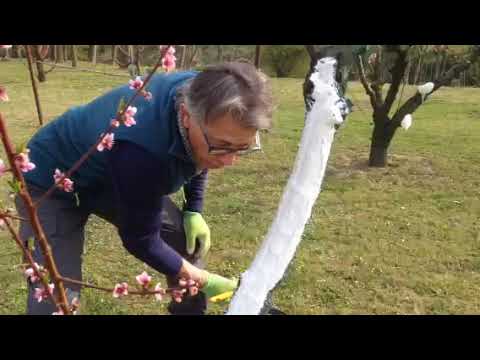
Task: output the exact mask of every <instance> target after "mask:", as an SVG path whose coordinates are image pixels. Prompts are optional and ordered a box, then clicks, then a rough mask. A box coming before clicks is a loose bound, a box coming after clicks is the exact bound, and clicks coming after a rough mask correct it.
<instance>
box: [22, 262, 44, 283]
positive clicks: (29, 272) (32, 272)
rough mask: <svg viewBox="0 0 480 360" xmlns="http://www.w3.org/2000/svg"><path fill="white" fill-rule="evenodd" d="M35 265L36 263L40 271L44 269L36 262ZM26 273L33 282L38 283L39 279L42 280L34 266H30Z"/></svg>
mask: <svg viewBox="0 0 480 360" xmlns="http://www.w3.org/2000/svg"><path fill="white" fill-rule="evenodd" d="M34 265H35V268H36V269H37V271H38V272H39V271H41V270H42V267H41V266H39V265H38V264H37V263H34ZM24 275H25V277H26V278H27V279H29V280H30V282H31V283H32V284H33V283H36V282H37V281H38V280H40V277H38V276H37V275H36V274H35V270H33V268H31V267H29V268H28V269H27V270H25V272H24Z"/></svg>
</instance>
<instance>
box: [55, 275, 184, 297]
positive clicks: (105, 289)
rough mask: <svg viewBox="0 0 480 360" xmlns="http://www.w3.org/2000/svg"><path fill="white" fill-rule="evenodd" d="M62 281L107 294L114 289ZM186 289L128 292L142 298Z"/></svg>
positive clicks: (68, 279) (65, 279) (72, 280)
mask: <svg viewBox="0 0 480 360" xmlns="http://www.w3.org/2000/svg"><path fill="white" fill-rule="evenodd" d="M62 280H63V281H64V282H66V283H71V284H75V285H80V286H82V287H84V288H90V289H95V290H101V291H105V292H109V293H112V292H113V290H114V289H112V288H106V287H102V286H97V285H92V284H89V283H85V282H82V281H79V280H74V279H70V278H67V277H62ZM182 289H184V288H182V287H173V288H167V289H162V290H157V291H155V290H142V291H135V290H128V294H129V295H142V296H145V295H155V294H162V293H163V291H165V292H166V293H171V292H173V291H175V290H182Z"/></svg>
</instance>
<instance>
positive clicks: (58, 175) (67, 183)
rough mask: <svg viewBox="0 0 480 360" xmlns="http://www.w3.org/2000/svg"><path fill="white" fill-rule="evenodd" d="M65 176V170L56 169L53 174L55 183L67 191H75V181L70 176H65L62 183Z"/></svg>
mask: <svg viewBox="0 0 480 360" xmlns="http://www.w3.org/2000/svg"><path fill="white" fill-rule="evenodd" d="M63 176H65V174H64V173H63V172H61V171H60V170H59V169H55V174H54V175H53V179H54V180H55V184H57V187H58V188H60V189H63V190H64V191H65V192H72V191H73V181H72V180H71V179H69V178H65V179H63V180H62V182H61V183H60V180H61V179H62V177H63Z"/></svg>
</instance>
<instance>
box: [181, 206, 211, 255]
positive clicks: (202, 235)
mask: <svg viewBox="0 0 480 360" xmlns="http://www.w3.org/2000/svg"><path fill="white" fill-rule="evenodd" d="M183 227H184V229H185V236H186V239H187V253H188V254H189V255H193V253H194V251H195V247H196V245H197V241H198V243H199V249H198V255H199V257H201V258H203V257H204V256H205V255H206V254H207V252H208V250H209V249H210V229H209V227H208V225H207V223H206V222H205V220H204V219H203V216H202V215H201V214H200V213H197V212H192V211H185V212H184V213H183Z"/></svg>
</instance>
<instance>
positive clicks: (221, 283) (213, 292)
mask: <svg viewBox="0 0 480 360" xmlns="http://www.w3.org/2000/svg"><path fill="white" fill-rule="evenodd" d="M237 286H238V279H227V278H224V277H223V276H220V275H217V274H211V273H207V282H206V284H205V285H204V286H203V287H202V288H201V289H200V291H201V292H203V293H204V294H205V295H206V296H207V298H208V299H210V298H212V297H214V296H217V295H220V294H223V293H226V292H229V291H234V290H235V289H236V288H237Z"/></svg>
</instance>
